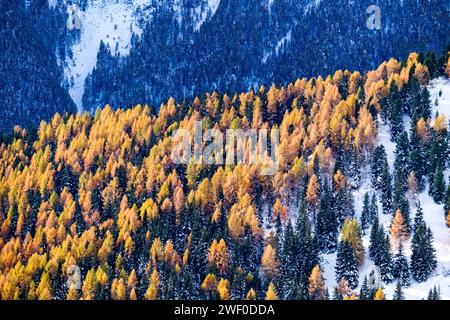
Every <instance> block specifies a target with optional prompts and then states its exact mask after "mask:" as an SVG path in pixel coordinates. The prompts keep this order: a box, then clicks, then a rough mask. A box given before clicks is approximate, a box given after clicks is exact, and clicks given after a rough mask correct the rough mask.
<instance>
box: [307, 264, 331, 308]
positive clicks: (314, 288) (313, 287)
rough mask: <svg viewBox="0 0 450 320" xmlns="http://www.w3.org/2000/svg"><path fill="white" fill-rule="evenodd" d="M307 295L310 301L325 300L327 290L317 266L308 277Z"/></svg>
mask: <svg viewBox="0 0 450 320" xmlns="http://www.w3.org/2000/svg"><path fill="white" fill-rule="evenodd" d="M308 294H309V297H310V299H312V300H326V299H327V289H326V287H325V281H324V280H323V276H322V271H320V266H319V265H316V266H315V267H314V268H313V269H312V271H311V275H310V276H309V285H308Z"/></svg>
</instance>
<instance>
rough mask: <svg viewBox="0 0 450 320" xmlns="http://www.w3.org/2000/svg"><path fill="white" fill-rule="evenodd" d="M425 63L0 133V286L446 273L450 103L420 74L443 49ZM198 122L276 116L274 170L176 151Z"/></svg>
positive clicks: (121, 288) (416, 278) (369, 288)
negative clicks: (180, 134) (179, 160)
mask: <svg viewBox="0 0 450 320" xmlns="http://www.w3.org/2000/svg"><path fill="white" fill-rule="evenodd" d="M425 60H426V59H425V56H423V55H417V54H415V53H412V54H411V55H410V56H409V57H408V59H407V60H406V61H404V62H398V61H397V60H395V59H390V60H389V61H387V62H384V63H382V64H381V65H380V66H379V67H378V68H377V69H375V70H373V71H370V72H368V73H366V74H362V73H359V72H353V73H351V72H349V71H340V70H339V71H337V72H335V73H334V74H333V75H332V76H328V77H326V78H321V77H318V78H311V79H305V78H303V79H298V80H296V81H295V82H293V83H290V84H288V85H287V86H275V85H274V86H271V87H270V88H264V87H263V86H261V87H260V88H258V89H257V90H255V91H253V90H252V91H249V92H243V93H237V94H232V95H229V94H220V93H218V92H211V93H208V94H205V95H203V96H201V97H197V98H195V99H193V100H192V101H184V102H183V103H178V102H176V101H175V100H174V99H172V98H171V99H169V100H168V101H167V102H166V103H165V104H163V105H162V106H161V108H160V110H159V113H157V114H156V113H154V112H153V111H152V109H151V108H149V107H148V106H139V105H138V106H135V107H134V108H131V109H128V110H122V109H119V110H117V111H113V110H112V109H111V108H110V107H109V106H106V107H105V108H103V109H98V110H97V111H96V112H95V114H94V115H92V116H91V115H89V114H87V113H85V114H77V115H70V114H66V115H59V114H56V115H55V116H54V117H53V119H52V120H51V121H49V122H42V123H41V125H40V126H39V128H38V130H37V132H36V131H33V130H25V129H23V128H21V127H19V126H17V127H15V129H14V132H13V133H11V134H10V135H8V136H4V137H3V138H2V139H3V142H2V143H1V146H0V154H1V158H0V226H1V229H0V232H1V238H0V298H1V299H317V300H320V299H368V300H372V299H384V298H389V299H392V298H396V299H402V298H404V297H405V292H407V290H408V288H409V287H411V288H418V287H419V286H420V285H421V284H422V283H428V282H426V281H427V280H429V279H433V277H436V276H437V275H438V274H439V276H440V277H441V278H440V279H447V278H444V277H448V275H445V274H443V273H442V272H441V269H440V268H441V265H440V259H441V258H443V259H444V258H446V257H440V253H441V252H445V251H442V250H445V245H446V246H447V247H448V241H449V237H448V235H449V233H448V229H446V227H445V226H446V225H447V226H448V225H450V181H449V170H448V168H449V167H450V163H449V159H450V157H449V152H450V147H449V128H448V123H449V119H448V114H449V113H447V114H446V115H447V116H443V115H441V114H435V113H433V112H432V110H433V109H432V108H433V106H434V105H436V104H439V99H438V98H436V99H437V100H436V102H434V101H431V97H430V93H429V91H428V89H427V85H428V83H429V81H430V78H431V77H432V75H433V74H435V75H438V76H441V77H449V76H450V59H449V54H446V55H445V56H444V57H443V58H439V59H437V61H445V64H444V63H442V64H439V63H437V62H430V61H428V62H427V63H425V62H424V61H425ZM442 81H444V83H445V82H447V89H448V88H449V85H448V84H449V83H448V80H442ZM439 95H440V94H439ZM446 97H447V96H446ZM433 99H434V97H433ZM449 111H450V110H449ZM447 112H448V111H447ZM198 120H201V121H202V123H203V128H204V129H208V128H216V129H218V130H221V131H225V130H226V129H229V128H233V129H237V128H242V129H249V128H253V129H261V128H279V130H280V135H281V137H280V144H279V147H278V150H277V159H278V162H279V170H278V172H276V173H275V174H274V175H272V176H268V175H261V174H260V173H261V170H262V163H255V164H251V165H247V164H236V165H221V166H217V165H206V164H202V163H201V162H200V163H197V162H194V161H191V162H190V163H189V165H183V164H180V165H178V164H175V163H174V162H172V161H171V159H172V158H171V156H170V154H171V152H172V150H173V148H174V145H175V143H176V141H174V139H172V133H173V132H174V130H176V129H181V128H183V129H186V130H189V131H192V130H193V127H194V123H195V121H198ZM381 134H383V135H386V136H382V135H381ZM386 137H387V139H386ZM383 139H384V140H383ZM380 141H384V142H385V144H386V147H384V146H383V145H382V144H380ZM392 146H395V151H394V152H393V154H394V158H391V154H392V150H391V149H390V148H391V147H392ZM245 152H246V153H247V152H248V150H246V151H245ZM365 190H368V193H367V194H366V195H364V201H363V205H361V206H360V205H359V204H355V195H356V196H357V195H358V194H361V193H364V192H365ZM424 198H426V199H432V200H430V201H431V202H432V203H434V204H435V207H433V208H439V210H438V211H434V210H433V211H430V207H429V206H425V205H424V206H423V209H421V208H422V206H421V199H424ZM356 200H357V201H359V200H358V199H356ZM360 207H361V208H360ZM430 217H433V221H437V222H436V225H433V226H430V224H429V223H428V221H430V220H429V218H430ZM383 222H387V224H386V223H384V224H383ZM436 226H439V227H440V226H442V228H439V230H442V229H443V230H444V231H443V232H440V233H439V235H438V236H439V237H438V241H433V236H436V234H434V233H433V232H434V231H435V230H437V229H436V228H437V227H436ZM430 227H432V228H430ZM438 245H439V246H438ZM447 258H448V257H447ZM444 261H445V260H444ZM447 261H448V260H447ZM370 266H371V267H370ZM369 267H370V268H369ZM330 268H332V269H333V272H330V270H329V269H330ZM438 268H439V269H438ZM330 274H333V277H334V278H335V279H329V278H327V277H328V275H330ZM445 281H446V280H445ZM445 281H444V280H443V281H442V283H446V282H445ZM330 283H335V285H332V286H330V285H328V286H327V285H326V284H330ZM391 287H395V288H396V289H395V292H394V293H393V294H389V295H388V294H387V293H386V294H385V293H384V292H385V291H386V290H387V289H388V288H391ZM425 290H426V291H424V292H422V291H420V292H422V293H423V298H427V294H428V290H431V291H430V295H429V298H430V299H438V298H439V297H440V295H441V294H442V295H444V296H447V297H448V296H449V295H450V292H449V291H448V288H447V287H442V288H437V287H433V288H432V287H429V288H426V289H425ZM391 291H393V290H391Z"/></svg>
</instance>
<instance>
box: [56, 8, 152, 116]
mask: <svg viewBox="0 0 450 320" xmlns="http://www.w3.org/2000/svg"><path fill="white" fill-rule="evenodd" d="M149 2H150V0H137V1H136V0H135V1H128V0H117V1H114V2H113V1H105V0H102V1H92V0H91V1H90V2H89V5H88V6H87V8H86V10H85V11H82V10H78V11H77V12H76V13H75V14H77V15H78V18H79V26H75V27H79V28H80V31H81V35H80V39H79V41H76V42H75V43H74V44H73V46H72V48H71V50H72V53H73V55H72V58H68V60H67V61H66V62H65V70H64V71H65V76H66V78H67V80H68V81H69V83H70V90H69V93H70V95H71V97H72V99H73V100H74V102H75V104H76V105H77V106H78V109H79V110H80V111H81V99H82V97H83V93H84V82H85V80H86V77H87V75H88V74H89V72H91V71H92V69H93V68H94V67H95V64H96V62H97V52H98V49H99V47H100V42H101V41H103V42H105V43H107V44H109V46H110V48H111V50H112V51H113V52H115V50H116V49H117V53H120V54H121V55H127V54H128V53H129V50H130V42H131V36H132V34H133V33H135V34H138V35H139V34H140V33H141V31H142V30H141V28H140V27H139V25H138V22H137V21H138V18H139V17H138V15H137V14H136V13H137V11H138V10H145V9H146V8H147V6H146V5H148V4H149ZM148 10H151V9H148Z"/></svg>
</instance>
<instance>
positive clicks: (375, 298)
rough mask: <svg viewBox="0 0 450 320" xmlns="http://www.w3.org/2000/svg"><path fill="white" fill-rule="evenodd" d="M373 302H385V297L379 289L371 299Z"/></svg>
mask: <svg viewBox="0 0 450 320" xmlns="http://www.w3.org/2000/svg"><path fill="white" fill-rule="evenodd" d="M373 300H386V297H385V296H384V292H383V290H382V289H381V287H380V288H378V290H377V292H376V293H375V297H374V298H373Z"/></svg>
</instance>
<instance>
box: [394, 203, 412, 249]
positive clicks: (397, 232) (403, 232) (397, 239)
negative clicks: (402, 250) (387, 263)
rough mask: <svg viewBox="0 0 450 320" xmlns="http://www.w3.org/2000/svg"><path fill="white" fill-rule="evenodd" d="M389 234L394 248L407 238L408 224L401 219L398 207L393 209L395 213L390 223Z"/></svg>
mask: <svg viewBox="0 0 450 320" xmlns="http://www.w3.org/2000/svg"><path fill="white" fill-rule="evenodd" d="M390 234H391V238H392V242H393V244H394V247H395V248H398V247H399V246H400V245H402V244H403V243H405V241H407V240H408V239H409V232H408V226H407V225H406V223H405V220H404V219H403V215H402V213H401V211H400V209H397V210H396V211H395V215H394V218H393V220H392V224H391V229H390Z"/></svg>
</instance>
